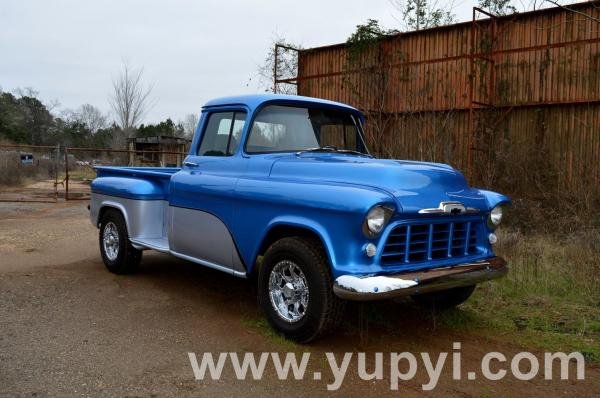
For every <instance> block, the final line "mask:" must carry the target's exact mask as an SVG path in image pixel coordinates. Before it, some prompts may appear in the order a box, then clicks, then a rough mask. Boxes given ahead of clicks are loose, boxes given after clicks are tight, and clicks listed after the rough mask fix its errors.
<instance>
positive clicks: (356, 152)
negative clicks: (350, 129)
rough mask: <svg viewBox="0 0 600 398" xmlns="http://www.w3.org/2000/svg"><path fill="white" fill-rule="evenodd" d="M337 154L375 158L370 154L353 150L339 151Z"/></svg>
mask: <svg viewBox="0 0 600 398" xmlns="http://www.w3.org/2000/svg"><path fill="white" fill-rule="evenodd" d="M337 152H341V153H350V154H352V155H359V156H364V157H367V158H372V157H373V155H369V154H368V153H364V152H359V151H353V150H352V149H338V150H337Z"/></svg>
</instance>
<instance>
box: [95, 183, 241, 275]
mask: <svg viewBox="0 0 600 398" xmlns="http://www.w3.org/2000/svg"><path fill="white" fill-rule="evenodd" d="M103 207H112V208H115V209H118V210H120V211H121V213H122V214H123V217H124V218H125V223H126V224H127V231H128V233H129V238H130V240H131V241H132V244H133V245H134V246H135V247H136V248H138V249H153V250H159V251H163V252H169V253H171V254H173V255H175V256H177V257H181V258H184V259H186V260H188V261H193V262H195V263H198V264H202V265H205V266H207V267H211V268H215V269H218V270H221V271H224V272H227V273H232V274H233V275H235V276H240V277H245V276H246V269H245V268H244V265H243V263H242V260H241V258H240V257H239V255H238V253H237V250H236V248H235V244H234V242H233V239H232V237H231V234H230V233H229V230H228V229H227V227H226V226H225V224H223V222H222V221H221V220H220V219H219V218H217V217H215V216H213V215H212V214H210V213H206V212H203V211H199V210H190V209H184V208H180V207H173V206H169V203H168V202H167V201H164V200H134V199H126V198H121V197H115V196H108V195H100V194H96V193H92V195H91V200H90V221H91V222H92V224H93V225H94V226H96V227H97V226H98V222H99V219H98V217H99V214H100V209H102V208H103ZM167 241H168V247H166V242H167ZM163 242H165V243H163Z"/></svg>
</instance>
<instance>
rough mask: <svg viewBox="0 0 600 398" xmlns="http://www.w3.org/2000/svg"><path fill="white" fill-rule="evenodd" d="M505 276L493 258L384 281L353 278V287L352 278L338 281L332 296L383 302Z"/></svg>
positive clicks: (499, 261) (388, 277)
mask: <svg viewBox="0 0 600 398" xmlns="http://www.w3.org/2000/svg"><path fill="white" fill-rule="evenodd" d="M507 272H508V267H507V265H506V261H504V259H502V258H501V257H492V258H488V259H486V260H482V261H475V262H472V263H465V264H458V265H454V266H451V267H444V268H432V269H428V270H423V271H417V272H406V273H399V274H393V275H385V276H384V277H382V276H366V277H358V278H354V279H355V280H354V282H356V283H353V280H352V278H348V277H340V278H338V279H336V281H335V283H334V285H333V292H334V293H335V294H336V295H337V296H338V297H340V298H342V299H345V300H354V301H371V300H384V299H391V298H396V297H402V296H411V295H413V294H420V293H427V292H434V291H439V290H446V289H452V288H454V287H461V286H470V285H475V284H477V283H480V282H484V281H487V280H490V279H496V278H500V277H502V276H504V275H505V274H506V273H507ZM342 278H343V279H342Z"/></svg>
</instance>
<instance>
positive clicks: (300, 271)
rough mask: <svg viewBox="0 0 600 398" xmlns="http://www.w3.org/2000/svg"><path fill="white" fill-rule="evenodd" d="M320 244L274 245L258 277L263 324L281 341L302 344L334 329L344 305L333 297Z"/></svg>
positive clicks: (288, 241) (283, 242)
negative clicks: (276, 332)
mask: <svg viewBox="0 0 600 398" xmlns="http://www.w3.org/2000/svg"><path fill="white" fill-rule="evenodd" d="M332 286H333V281H332V277H331V272H330V268H329V262H328V261H327V257H326V256H325V253H324V252H323V248H322V246H321V244H320V242H318V241H315V240H312V239H306V238H299V237H292V238H283V239H281V240H279V241H277V242H275V243H274V244H273V245H272V246H271V247H270V248H269V250H268V251H267V253H266V254H265V256H264V259H263V263H262V265H261V268H260V271H259V275H258V300H259V304H260V306H261V308H262V310H263V311H264V313H265V315H266V317H267V320H268V321H269V323H270V324H271V326H272V327H273V328H274V329H276V330H277V331H279V332H281V333H283V334H284V335H285V337H287V338H289V339H292V340H295V341H298V342H301V343H306V342H309V341H311V340H314V339H316V338H318V337H320V336H322V335H323V334H325V333H326V332H328V331H330V330H332V329H333V328H335V326H337V325H338V324H339V322H340V320H341V317H342V315H343V310H344V301H343V300H341V299H339V298H338V297H337V296H335V295H334V293H333V289H332Z"/></svg>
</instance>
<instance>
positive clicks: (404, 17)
mask: <svg viewBox="0 0 600 398" xmlns="http://www.w3.org/2000/svg"><path fill="white" fill-rule="evenodd" d="M389 1H390V4H391V5H392V7H394V8H395V9H396V10H397V11H398V12H399V13H400V16H399V18H396V19H397V20H398V21H399V22H400V24H401V29H402V30H410V31H412V30H422V29H427V28H434V27H436V26H443V25H449V24H451V23H453V22H455V21H456V16H455V15H454V12H453V11H454V1H452V0H451V1H448V2H441V4H440V1H439V0H389Z"/></svg>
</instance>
